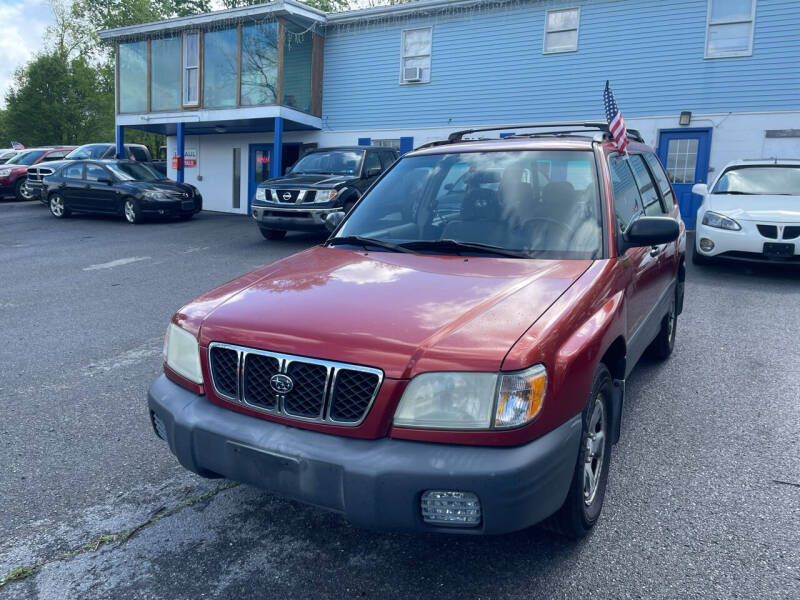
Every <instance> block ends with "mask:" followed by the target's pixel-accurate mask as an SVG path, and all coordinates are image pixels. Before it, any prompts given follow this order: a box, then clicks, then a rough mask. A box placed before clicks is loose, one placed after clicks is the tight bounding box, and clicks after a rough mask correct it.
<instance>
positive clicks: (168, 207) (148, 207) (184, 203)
mask: <svg viewBox="0 0 800 600" xmlns="http://www.w3.org/2000/svg"><path fill="white" fill-rule="evenodd" d="M201 210H203V197H202V196H200V195H199V194H198V195H196V196H195V197H194V198H187V199H185V200H150V201H148V200H145V201H143V202H142V212H143V213H144V214H146V215H158V216H165V217H169V216H178V215H193V214H195V213H199V212H200V211H201Z"/></svg>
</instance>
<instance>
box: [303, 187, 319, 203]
mask: <svg viewBox="0 0 800 600" xmlns="http://www.w3.org/2000/svg"><path fill="white" fill-rule="evenodd" d="M316 197H317V192H315V191H314V190H308V191H307V192H306V195H305V197H304V198H303V202H314V200H315V199H316Z"/></svg>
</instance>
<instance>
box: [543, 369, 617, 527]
mask: <svg viewBox="0 0 800 600" xmlns="http://www.w3.org/2000/svg"><path fill="white" fill-rule="evenodd" d="M612 392H613V383H612V380H611V374H610V373H609V372H608V369H607V368H606V366H605V365H604V364H602V363H601V364H600V366H599V367H598V368H597V372H596V373H595V376H594V383H593V384H592V391H591V394H589V401H588V402H587V404H586V407H585V408H584V410H583V414H582V419H581V420H582V423H583V428H582V433H581V445H580V448H579V449H578V462H577V464H576V465H575V472H574V474H573V476H572V483H571V484H570V487H569V491H568V492H567V499H566V500H565V501H564V504H563V505H562V506H561V508H560V509H558V512H556V514H555V515H553V517H551V519H550V521H549V523H548V525H550V526H551V527H552V528H553V529H555V530H556V531H557V532H559V533H561V534H563V535H566V536H568V537H571V538H574V539H579V538H582V537H584V536H585V535H586V534H587V533H589V531H591V529H592V527H594V525H595V523H596V522H597V519H598V518H599V517H600V511H601V510H602V508H603V498H604V497H605V493H606V483H607V482H608V471H609V467H610V466H611V435H610V432H611V418H610V417H611V411H610V410H609V409H610V407H611V396H612Z"/></svg>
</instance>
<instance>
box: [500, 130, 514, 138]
mask: <svg viewBox="0 0 800 600" xmlns="http://www.w3.org/2000/svg"><path fill="white" fill-rule="evenodd" d="M512 135H516V133H515V132H513V131H504V132H503V133H501V134H500V137H501V138H508V137H511V136H512Z"/></svg>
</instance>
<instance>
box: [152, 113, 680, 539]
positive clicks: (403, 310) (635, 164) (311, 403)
mask: <svg viewBox="0 0 800 600" xmlns="http://www.w3.org/2000/svg"><path fill="white" fill-rule="evenodd" d="M563 125H564V127H562V131H560V132H553V131H549V132H546V133H541V132H538V133H532V134H527V135H526V134H523V133H518V134H516V135H515V136H513V137H509V138H505V139H477V140H476V139H472V140H465V139H464V136H465V135H467V134H469V135H471V136H474V135H475V134H476V133H477V131H478V130H471V131H468V132H459V133H457V134H454V135H451V136H450V139H449V140H448V141H446V142H440V143H435V144H429V145H428V146H426V147H423V148H420V149H418V150H416V151H414V152H410V153H408V154H406V155H405V156H404V157H402V158H401V159H400V160H399V161H398V162H396V163H395V164H394V166H393V167H392V168H391V169H390V170H388V171H387V172H386V173H385V174H384V175H383V176H382V177H381V178H380V179H379V180H378V181H377V182H376V183H375V184H374V185H373V186H372V188H371V189H370V190H369V191H368V192H367V193H366V194H365V195H364V196H363V197H362V198H361V200H360V201H359V203H358V204H357V205H356V206H355V208H353V210H352V211H351V212H349V213H348V214H347V215H346V216H345V215H344V214H343V213H332V214H331V215H329V216H328V223H329V225H330V227H331V228H332V229H333V233H332V235H331V237H330V238H329V239H328V240H327V241H326V242H325V243H324V244H322V245H320V246H316V247H314V248H311V249H309V250H306V251H304V252H300V253H299V254H295V255H294V256H290V257H288V258H286V259H284V260H281V261H278V262H276V263H273V264H270V265H267V266H265V267H262V268H260V269H257V270H255V271H253V272H251V273H248V274H247V275H244V276H242V277H240V278H238V279H235V280H233V281H231V282H229V283H227V284H225V285H223V286H221V287H219V288H217V289H216V290H213V291H211V292H209V293H207V294H205V295H203V296H201V297H200V298H198V299H196V300H194V301H193V302H191V303H189V304H187V305H186V306H184V307H183V308H182V309H181V310H179V311H178V312H177V313H176V314H175V316H174V317H173V319H172V323H171V324H170V326H169V328H168V331H167V339H166V344H165V358H164V375H163V376H161V377H159V378H158V379H157V380H156V381H155V382H154V383H153V385H152V386H151V387H150V391H149V408H150V417H151V420H152V423H153V426H154V429H155V431H156V433H157V434H158V435H159V436H160V437H161V438H163V439H164V440H166V441H167V442H168V444H169V447H170V449H171V450H172V452H173V453H174V454H175V455H176V456H177V458H178V460H179V461H180V462H181V464H182V465H184V466H185V467H186V468H187V469H190V470H192V471H194V472H196V473H199V474H200V475H203V476H206V477H227V478H230V479H235V480H237V481H242V482H246V483H249V484H252V485H255V486H259V487H261V488H264V489H267V490H270V491H271V492H274V493H276V494H280V495H283V496H286V497H288V498H294V499H296V500H300V501H302V502H307V503H309V504H313V505H316V506H319V507H322V508H326V509H329V510H333V511H336V512H339V513H342V514H344V515H345V516H346V517H347V518H348V519H349V520H350V521H352V522H353V523H355V524H358V525H362V526H366V527H372V528H379V529H392V530H416V531H438V532H451V533H472V534H498V533H506V532H510V531H515V530H518V529H522V528H525V527H528V526H530V525H533V524H535V523H537V522H539V521H542V520H544V519H546V518H548V517H550V518H551V519H550V523H551V524H552V526H553V527H555V528H556V529H558V530H560V531H562V532H564V533H566V534H568V535H571V536H574V537H579V536H581V535H584V534H585V533H586V532H588V531H589V530H590V529H591V527H592V526H593V525H594V524H595V522H596V521H597V519H598V516H599V514H600V510H601V507H602V503H603V496H604V493H605V488H606V482H607V481H608V475H609V467H610V459H611V448H612V444H613V443H614V442H616V440H617V439H618V438H619V435H620V423H621V416H622V407H623V396H624V390H625V378H626V377H627V375H628V374H629V373H630V372H631V370H632V369H633V367H634V365H635V364H636V362H637V361H638V360H639V357H640V356H641V355H642V354H643V353H644V352H645V351H646V350H648V351H649V352H650V353H651V354H652V355H654V356H655V357H658V358H662V359H663V358H666V357H667V356H669V354H670V353H671V352H672V349H673V346H674V342H675V330H676V318H677V316H678V314H680V312H681V308H682V304H683V280H684V272H685V271H684V251H685V229H684V226H683V223H682V221H681V219H680V216H679V212H678V207H677V206H676V202H675V195H674V192H673V190H672V188H671V186H670V183H669V180H668V178H667V176H666V174H665V172H664V169H663V168H662V166H661V164H660V163H659V162H658V159H657V158H656V157H655V155H654V154H653V152H652V150H651V149H650V148H649V147H647V146H645V145H644V144H643V143H641V138H640V137H639V136H638V134H637V133H636V132H630V133H631V137H632V138H633V140H632V141H631V143H630V145H629V146H628V149H629V153H630V154H629V155H626V156H620V155H619V154H618V152H617V149H616V146H615V145H614V143H613V141H611V140H610V139H609V135H608V132H607V127H605V126H604V125H602V124H597V123H582V124H575V123H567V124H563ZM548 127H549V129H551V130H552V129H554V128H555V127H554V126H553V125H550V126H548ZM533 128H534V127H533V126H519V127H518V129H533ZM576 130H577V131H576Z"/></svg>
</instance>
